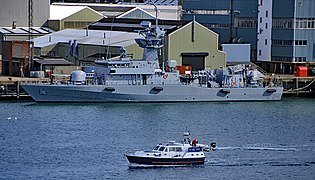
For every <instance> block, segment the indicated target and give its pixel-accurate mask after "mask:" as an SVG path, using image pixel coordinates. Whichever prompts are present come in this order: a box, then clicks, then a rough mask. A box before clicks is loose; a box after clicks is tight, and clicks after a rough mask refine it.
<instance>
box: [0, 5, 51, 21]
mask: <svg viewBox="0 0 315 180" xmlns="http://www.w3.org/2000/svg"><path fill="white" fill-rule="evenodd" d="M49 5H50V0H33V26H34V27H35V26H37V27H40V26H43V25H44V24H45V23H46V21H47V19H48V18H49V13H50V12H49ZM13 21H16V23H17V27H27V26H28V0H0V27H11V26H12V22H13Z"/></svg>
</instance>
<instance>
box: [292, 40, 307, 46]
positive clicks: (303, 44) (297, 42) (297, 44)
mask: <svg viewBox="0 0 315 180" xmlns="http://www.w3.org/2000/svg"><path fill="white" fill-rule="evenodd" d="M295 45H296V46H306V45H307V41H306V40H296V41H295Z"/></svg>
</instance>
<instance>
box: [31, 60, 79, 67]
mask: <svg viewBox="0 0 315 180" xmlns="http://www.w3.org/2000/svg"><path fill="white" fill-rule="evenodd" d="M34 61H35V62H37V63H39V64H42V65H55V66H56V65H73V63H72V62H70V61H67V60H65V59H57V58H54V59H52V58H49V59H36V58H35V59H34Z"/></svg>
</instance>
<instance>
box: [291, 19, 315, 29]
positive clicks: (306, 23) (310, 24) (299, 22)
mask: <svg viewBox="0 0 315 180" xmlns="http://www.w3.org/2000/svg"><path fill="white" fill-rule="evenodd" d="M295 28H297V29H315V18H297V19H296V24H295Z"/></svg>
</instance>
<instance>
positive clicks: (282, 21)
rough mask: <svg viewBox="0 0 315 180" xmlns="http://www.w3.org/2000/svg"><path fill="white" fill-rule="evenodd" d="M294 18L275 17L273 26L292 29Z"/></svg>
mask: <svg viewBox="0 0 315 180" xmlns="http://www.w3.org/2000/svg"><path fill="white" fill-rule="evenodd" d="M293 21H294V20H293V19H290V18H273V19H272V28H274V29H292V28H293Z"/></svg>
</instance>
